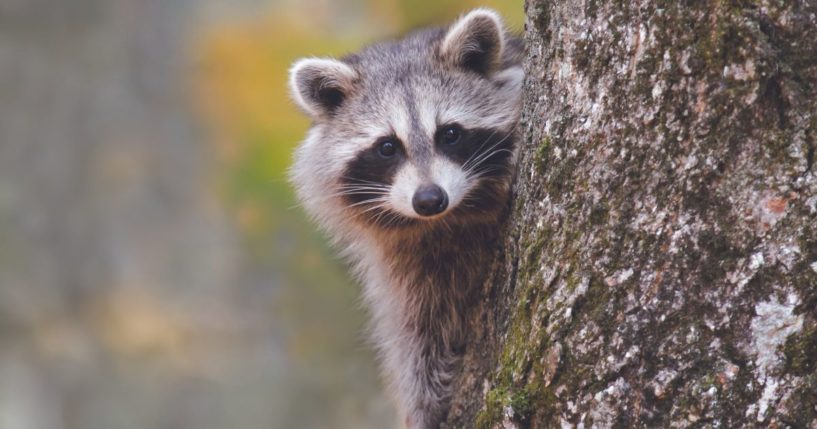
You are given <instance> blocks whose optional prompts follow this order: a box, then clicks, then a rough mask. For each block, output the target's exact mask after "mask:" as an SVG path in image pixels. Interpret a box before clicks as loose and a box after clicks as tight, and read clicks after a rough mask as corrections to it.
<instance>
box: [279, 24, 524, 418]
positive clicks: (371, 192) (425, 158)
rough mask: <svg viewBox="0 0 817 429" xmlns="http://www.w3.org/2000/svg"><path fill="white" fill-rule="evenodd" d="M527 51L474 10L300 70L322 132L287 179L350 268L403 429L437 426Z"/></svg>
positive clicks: (497, 213)
mask: <svg viewBox="0 0 817 429" xmlns="http://www.w3.org/2000/svg"><path fill="white" fill-rule="evenodd" d="M521 58H522V43H521V41H520V40H519V39H517V38H513V37H511V36H509V35H508V34H507V33H506V30H505V28H504V27H503V24H502V21H501V19H500V17H499V15H498V14H497V13H496V12H494V11H492V10H488V9H476V10H474V11H471V12H470V13H467V14H466V15H464V16H462V17H461V18H459V19H458V20H457V21H456V22H454V23H453V24H451V25H450V26H448V27H445V28H432V29H423V30H420V31H416V32H414V33H410V34H409V35H407V36H406V37H404V38H402V39H401V40H397V41H389V42H383V43H378V44H375V45H372V46H369V47H366V48H364V49H362V50H361V51H360V52H358V53H355V54H351V55H348V56H346V57H343V58H341V59H328V58H306V59H302V60H299V61H297V62H296V63H295V64H294V65H293V66H292V69H291V72H290V73H291V74H290V86H291V91H292V97H293V98H294V100H295V102H296V103H297V104H298V105H299V106H300V108H301V109H303V110H304V112H306V114H308V115H309V116H310V117H311V119H312V127H311V128H310V130H309V132H308V134H307V136H306V139H305V140H304V141H303V143H302V144H301V145H300V147H298V149H297V151H296V153H295V162H294V165H293V166H292V169H291V173H290V174H291V180H292V182H293V183H294V185H295V187H296V188H297V194H298V197H299V198H300V200H301V201H302V203H303V205H304V207H305V208H306V210H307V211H308V213H309V214H310V215H311V216H312V217H313V218H314V219H315V220H316V221H317V222H318V223H319V224H320V225H321V226H322V227H323V228H324V229H325V230H326V231H327V232H328V234H329V235H330V237H331V238H332V240H333V242H334V243H335V244H336V245H337V246H338V247H339V248H340V249H342V252H343V254H344V255H345V256H346V257H347V258H348V259H349V260H350V261H351V262H352V264H353V267H354V272H355V274H356V276H357V277H358V278H359V279H360V281H361V282H362V283H363V286H364V288H363V290H364V298H365V302H366V304H367V305H368V307H369V311H370V313H371V316H372V319H373V321H372V334H373V339H374V343H375V345H376V347H377V349H378V351H379V352H380V357H381V360H382V365H383V367H384V372H385V375H386V379H387V383H388V385H389V387H390V390H391V392H392V393H393V395H394V396H395V398H396V400H397V401H398V403H399V406H400V409H401V412H402V414H403V416H404V417H405V421H406V425H407V426H408V427H409V428H412V429H425V428H434V427H438V426H439V425H440V423H441V421H442V420H443V418H444V417H445V413H446V410H447V408H448V398H449V395H450V387H451V386H450V384H451V382H452V380H453V377H454V375H455V373H456V371H457V365H458V361H459V356H460V354H461V352H462V350H463V347H464V345H463V341H464V337H465V333H464V332H463V330H464V322H465V320H464V319H465V317H466V313H467V311H468V308H469V307H470V305H471V301H472V300H473V298H474V296H475V295H476V294H477V293H478V288H479V286H480V284H481V281H482V280H483V275H484V273H485V271H486V269H487V265H488V264H489V263H490V257H491V255H492V253H493V250H494V245H495V241H496V237H497V234H498V229H499V224H500V221H501V220H502V218H503V216H504V215H505V213H506V211H507V206H508V204H507V203H508V198H509V194H510V184H511V177H512V174H513V169H514V165H515V161H516V141H517V134H516V130H515V127H516V123H517V120H518V116H519V107H520V89H521V85H522V78H523V72H522V68H521Z"/></svg>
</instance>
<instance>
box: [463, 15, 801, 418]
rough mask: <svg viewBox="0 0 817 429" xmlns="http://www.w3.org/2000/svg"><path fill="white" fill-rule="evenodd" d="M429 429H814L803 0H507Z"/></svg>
mask: <svg viewBox="0 0 817 429" xmlns="http://www.w3.org/2000/svg"><path fill="white" fill-rule="evenodd" d="M526 12H527V23H526V36H525V37H526V40H527V49H528V53H527V59H526V73H527V83H526V90H525V96H524V108H523V116H522V119H521V125H520V126H521V130H522V133H523V134H524V137H525V138H524V143H523V147H522V148H521V157H520V162H519V170H518V175H517V181H516V185H515V196H514V198H515V200H514V203H513V209H512V213H511V215H510V219H509V221H508V223H507V225H506V226H505V228H506V234H505V240H504V244H503V249H501V252H500V254H499V255H498V256H497V260H496V263H495V265H494V267H493V269H492V275H491V276H490V278H489V279H488V281H487V283H486V286H485V288H484V298H483V299H482V301H481V304H480V306H479V307H478V308H477V309H476V310H475V311H474V314H473V316H472V318H471V320H470V322H469V323H470V324H471V327H472V329H471V335H472V339H471V342H470V346H469V348H468V350H467V352H466V357H465V359H464V362H463V371H462V374H461V375H460V377H459V379H458V381H457V388H456V389H457V391H456V393H455V395H454V398H453V400H452V408H451V412H450V415H449V419H448V426H449V427H469V428H470V427H478V428H489V427H506V428H507V427H511V428H513V427H520V428H521V427H533V428H549V427H558V426H559V425H562V426H563V427H577V426H582V425H583V426H584V427H591V426H594V427H787V426H789V427H796V428H802V427H806V428H808V427H811V428H817V172H815V170H817V166H815V165H814V157H815V156H814V152H815V148H817V0H804V1H771V0H768V1H767V0H763V1H761V0H757V1H755V0H743V1H737V0H736V1H727V0H723V1H706V2H703V1H654V2H649V1H636V2H620V1H589V0H553V1H543V0H529V1H528V2H527V4H526Z"/></svg>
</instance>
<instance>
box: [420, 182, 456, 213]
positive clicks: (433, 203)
mask: <svg viewBox="0 0 817 429" xmlns="http://www.w3.org/2000/svg"><path fill="white" fill-rule="evenodd" d="M411 204H412V205H413V206H414V211H416V212H417V214H419V215H420V216H434V215H435V214H440V213H442V212H443V211H445V208H446V207H448V195H446V194H445V191H443V190H442V189H441V188H440V187H439V186H437V185H430V186H424V187H422V188H420V189H418V190H417V192H415V193H414V197H413V198H412V199H411Z"/></svg>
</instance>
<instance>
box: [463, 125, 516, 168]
mask: <svg viewBox="0 0 817 429" xmlns="http://www.w3.org/2000/svg"><path fill="white" fill-rule="evenodd" d="M512 134H513V130H511V131H510V132H508V134H506V135H505V137H503V138H502V139H501V140H499V141H498V142H496V143H494V144H493V145H491V147H489V148H488V149H486V150H485V151H484V152H480V151H479V149H478V150H477V152H476V154H479V155H478V156H476V157H475V158H474V159H473V160H471V161H470V162H466V163H465V164H464V165H463V170H470V169H472V168H474V166H476V165H479V164H481V163H482V162H484V161H485V160H486V159H488V158H490V157H491V156H492V155H493V154H494V152H491V151H492V150H494V149H495V148H496V147H497V146H499V145H501V144H502V143H503V142H505V140H507V139H508V137H510V136H511V135H512ZM486 141H487V140H486ZM483 145H484V144H483ZM481 147H482V146H480V148H481ZM505 150H507V149H505ZM489 154H490V155H489Z"/></svg>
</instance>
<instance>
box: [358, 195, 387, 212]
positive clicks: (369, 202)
mask: <svg viewBox="0 0 817 429" xmlns="http://www.w3.org/2000/svg"><path fill="white" fill-rule="evenodd" d="M388 202H389V200H388V199H386V198H372V199H371V200H366V201H359V202H356V203H354V204H350V205H349V207H356V206H362V205H366V204H374V203H379V204H378V206H381V205H385V204H386V203H388ZM378 206H375V207H369V208H368V209H366V210H365V211H363V213H366V212H367V211H370V210H372V209H373V208H378Z"/></svg>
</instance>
